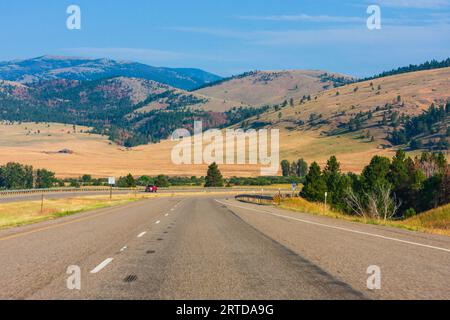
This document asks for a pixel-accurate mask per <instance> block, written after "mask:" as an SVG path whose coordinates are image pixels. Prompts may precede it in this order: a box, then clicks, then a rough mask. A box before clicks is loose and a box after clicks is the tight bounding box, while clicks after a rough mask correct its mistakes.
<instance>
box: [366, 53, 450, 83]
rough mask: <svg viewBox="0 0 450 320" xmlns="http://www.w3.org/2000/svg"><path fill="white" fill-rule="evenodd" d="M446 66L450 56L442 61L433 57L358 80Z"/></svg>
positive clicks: (449, 65) (448, 63) (448, 65)
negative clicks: (423, 61)
mask: <svg viewBox="0 0 450 320" xmlns="http://www.w3.org/2000/svg"><path fill="white" fill-rule="evenodd" d="M447 67H450V58H447V59H445V60H442V61H437V60H435V59H433V60H431V61H427V62H425V63H422V64H418V65H415V64H410V65H409V66H407V67H400V68H397V69H393V70H390V71H385V72H382V73H380V74H378V75H375V76H373V77H369V78H365V79H361V80H360V81H367V80H372V79H377V78H383V77H387V76H393V75H396V74H403V73H408V72H415V71H423V70H432V69H440V68H447Z"/></svg>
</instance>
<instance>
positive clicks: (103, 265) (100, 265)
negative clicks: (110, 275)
mask: <svg viewBox="0 0 450 320" xmlns="http://www.w3.org/2000/svg"><path fill="white" fill-rule="evenodd" d="M111 261H113V258H108V259H106V260H105V261H103V262H102V263H100V264H99V265H98V266H96V267H95V268H94V269H92V271H91V273H98V272H100V271H101V270H102V269H103V268H104V267H106V266H107V265H108V264H110V263H111Z"/></svg>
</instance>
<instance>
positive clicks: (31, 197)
mask: <svg viewBox="0 0 450 320" xmlns="http://www.w3.org/2000/svg"><path fill="white" fill-rule="evenodd" d="M284 191H285V190H284ZM137 192H138V193H139V194H142V193H144V191H141V190H139V191H137ZM192 192H194V193H195V192H204V193H208V192H214V193H218V192H224V193H229V192H236V193H241V192H248V193H255V192H258V193H260V189H259V188H240V189H236V188H229V189H217V190H216V189H212V190H208V189H207V188H192V189H175V188H173V189H160V190H158V193H173V194H179V195H182V194H183V193H184V194H186V193H192ZM266 192H267V193H268V194H269V195H272V194H274V193H277V192H278V191H277V190H276V189H272V190H271V189H269V190H268V191H266ZM133 193H134V191H133V190H114V191H113V196H114V195H118V194H133ZM109 194H110V192H109V191H107V190H106V191H64V192H49V193H44V197H45V199H63V198H71V197H84V196H108V195H109ZM41 197H42V193H28V194H27V193H23V194H16V195H8V196H0V203H11V202H22V201H35V200H41Z"/></svg>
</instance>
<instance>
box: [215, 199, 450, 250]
mask: <svg viewBox="0 0 450 320" xmlns="http://www.w3.org/2000/svg"><path fill="white" fill-rule="evenodd" d="M216 201H217V202H218V203H221V204H223V205H228V206H230V207H236V208H241V209H245V210H252V211H257V212H262V213H266V214H270V215H272V216H275V217H279V218H286V219H290V220H295V221H299V222H303V223H308V224H312V225H316V226H321V227H326V228H331V229H336V230H341V231H347V232H353V233H357V234H362V235H366V236H371V237H376V238H381V239H385V240H391V241H397V242H401V243H406V244H410V245H415V246H419V247H425V248H430V249H436V250H441V251H445V252H450V249H446V248H441V247H435V246H430V245H427V244H423V243H418V242H412V241H407V240H402V239H397V238H391V237H386V236H382V235H380V234H376V233H369V232H363V231H357V230H353V229H348V228H343V227H336V226H330V225H328V224H323V223H319V222H313V221H308V220H303V219H299V218H294V217H289V216H284V215H281V214H276V213H271V212H267V211H263V210H258V209H253V208H247V207H243V206H237V205H234V204H229V203H225V202H222V201H219V200H216Z"/></svg>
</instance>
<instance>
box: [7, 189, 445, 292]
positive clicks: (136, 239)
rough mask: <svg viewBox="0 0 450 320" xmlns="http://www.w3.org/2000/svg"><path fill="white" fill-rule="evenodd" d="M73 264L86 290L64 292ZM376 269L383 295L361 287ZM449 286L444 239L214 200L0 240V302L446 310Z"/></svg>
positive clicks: (72, 219)
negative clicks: (436, 303)
mask: <svg viewBox="0 0 450 320" xmlns="http://www.w3.org/2000/svg"><path fill="white" fill-rule="evenodd" d="M72 265H75V266H79V268H80V270H81V290H69V289H68V288H67V279H68V277H69V275H68V274H67V273H66V271H67V268H68V267H69V266H72ZM371 265H376V266H378V267H379V268H380V270H381V289H379V290H369V289H368V288H367V285H366V282H367V278H368V277H369V275H368V274H367V273H366V271H367V268H368V267H369V266H371ZM449 281H450V238H448V237H444V236H435V235H427V234H422V233H414V232H408V231H405V230H400V229H391V228H384V227H379V226H372V225H361V224H355V223H349V222H346V221H339V220H334V219H330V218H326V217H319V216H311V215H307V214H298V213H292V212H289V211H284V210H279V209H276V208H272V207H268V206H257V205H253V204H244V203H240V202H237V201H235V200H234V199H233V198H227V197H226V196H217V195H216V196H205V197H181V196H180V197H171V198H160V199H152V200H143V201H141V202H135V203H131V204H127V205H124V206H121V207H115V208H107V209H100V210H96V211H92V212H89V213H83V214H77V215H73V216H68V217H64V218H61V219H59V220H54V221H48V222H44V223H39V224H35V225H31V226H25V227H20V228H14V229H9V230H3V231H1V232H0V298H2V299H450V282H449Z"/></svg>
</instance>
